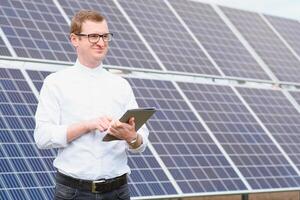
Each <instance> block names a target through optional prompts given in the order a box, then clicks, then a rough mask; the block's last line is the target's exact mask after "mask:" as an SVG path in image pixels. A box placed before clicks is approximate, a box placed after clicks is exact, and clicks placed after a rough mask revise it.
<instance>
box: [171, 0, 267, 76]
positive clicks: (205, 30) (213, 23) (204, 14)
mask: <svg viewBox="0 0 300 200" xmlns="http://www.w3.org/2000/svg"><path fill="white" fill-rule="evenodd" d="M169 2H170V4H171V5H172V6H173V7H174V8H175V10H176V12H178V14H179V15H180V17H181V18H182V19H183V20H184V22H185V23H186V24H187V26H188V27H189V28H190V29H191V30H192V32H193V33H194V34H195V36H196V37H197V39H198V40H199V41H200V42H201V44H202V45H203V46H204V47H205V49H206V50H207V51H208V53H209V54H210V55H211V56H212V57H213V59H214V60H215V61H216V63H217V64H218V66H219V67H220V68H221V70H222V71H223V72H224V74H225V75H226V76H231V77H242V78H252V79H264V80H269V79H270V78H269V77H268V75H267V74H266V73H265V72H264V71H263V70H262V68H261V67H260V66H259V65H258V63H257V62H256V61H255V60H254V59H253V57H252V56H251V55H250V53H249V52H248V51H247V50H246V49H245V47H244V46H243V45H242V44H241V42H240V41H239V40H238V38H237V37H236V36H234V34H233V33H232V32H231V30H230V29H229V28H228V27H227V26H226V24H225V23H224V22H223V21H222V19H221V18H220V17H219V16H218V14H217V13H216V12H215V11H214V10H213V8H212V7H211V6H210V5H208V4H203V3H200V2H194V1H187V0H171V1H169Z"/></svg>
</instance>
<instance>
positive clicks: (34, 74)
mask: <svg viewBox="0 0 300 200" xmlns="http://www.w3.org/2000/svg"><path fill="white" fill-rule="evenodd" d="M26 72H27V73H28V75H29V77H30V79H31V80H32V82H33V84H34V86H35V87H36V89H37V90H38V91H40V90H41V88H42V86H43V81H44V79H45V78H46V76H48V75H49V74H51V72H48V71H36V70H26Z"/></svg>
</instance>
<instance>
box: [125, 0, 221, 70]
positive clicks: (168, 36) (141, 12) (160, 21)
mask: <svg viewBox="0 0 300 200" xmlns="http://www.w3.org/2000/svg"><path fill="white" fill-rule="evenodd" d="M119 3H120V4H121V5H122V7H123V8H124V10H125V11H126V13H127V14H128V15H129V17H130V18H131V20H132V21H133V22H134V24H135V25H136V27H137V28H138V29H139V31H140V32H141V33H142V35H143V36H144V38H145V39H146V40H147V42H148V43H149V45H150V46H151V47H152V49H153V50H154V52H155V53H156V54H157V56H158V57H159V58H160V60H161V62H162V63H163V64H164V66H165V68H166V69H167V70H170V71H178V72H189V73H197V74H208V75H220V74H219V72H218V71H217V69H216V68H215V67H214V66H213V65H212V63H211V62H210V61H209V60H208V58H207V57H206V55H205V54H204V53H203V52H202V50H201V49H200V47H199V46H198V45H197V44H196V42H195V41H194V40H193V39H192V37H191V36H190V35H189V33H188V32H187V31H186V30H185V29H184V27H183V26H182V25H181V24H180V22H179V21H178V20H177V18H176V17H175V15H173V13H172V12H171V10H170V9H169V8H168V7H167V5H166V4H165V3H164V1H160V0H143V1H142V0H136V1H135V0H119Z"/></svg>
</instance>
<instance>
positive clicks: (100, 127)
mask: <svg viewBox="0 0 300 200" xmlns="http://www.w3.org/2000/svg"><path fill="white" fill-rule="evenodd" d="M97 129H98V130H99V131H100V132H103V131H105V130H106V129H107V128H104V127H102V126H101V125H98V126H97Z"/></svg>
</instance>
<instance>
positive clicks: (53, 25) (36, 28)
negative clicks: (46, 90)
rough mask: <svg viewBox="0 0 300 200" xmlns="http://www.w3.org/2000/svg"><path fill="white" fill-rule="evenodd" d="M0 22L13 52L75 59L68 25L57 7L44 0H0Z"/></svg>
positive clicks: (28, 56) (38, 57) (26, 55)
mask: <svg viewBox="0 0 300 200" xmlns="http://www.w3.org/2000/svg"><path fill="white" fill-rule="evenodd" d="M0 12H1V13H3V14H1V15H0V25H1V28H2V30H3V32H4V33H5V35H6V37H7V39H8V40H9V42H10V44H11V45H12V47H13V48H14V50H15V52H16V54H17V56H19V57H25V58H37V59H48V60H59V61H75V58H76V55H75V51H74V48H73V47H72V46H71V44H70V41H69V38H68V32H69V27H68V24H67V23H66V21H65V20H64V18H63V16H62V15H61V13H60V12H59V10H58V8H57V7H56V6H55V5H54V3H53V2H52V1H47V0H40V1H38V2H37V1H35V0H25V1H23V0H15V1H8V0H2V1H1V4H0Z"/></svg>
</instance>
